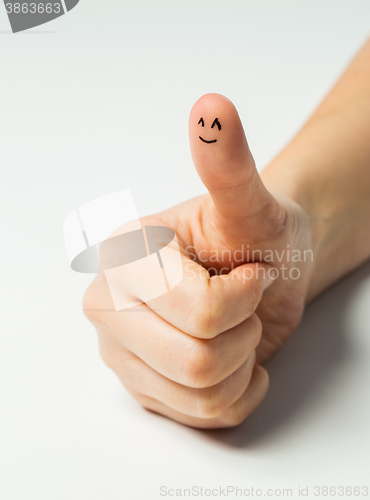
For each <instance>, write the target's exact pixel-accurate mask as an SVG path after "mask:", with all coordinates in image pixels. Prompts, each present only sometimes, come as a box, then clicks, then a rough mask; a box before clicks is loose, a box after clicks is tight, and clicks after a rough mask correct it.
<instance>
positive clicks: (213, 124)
mask: <svg viewBox="0 0 370 500" xmlns="http://www.w3.org/2000/svg"><path fill="white" fill-rule="evenodd" d="M215 125H217V127H218V130H221V123H220V122H219V121H218V118H215V120H214V122H213V123H212V125H211V128H213V127H214V126H215Z"/></svg>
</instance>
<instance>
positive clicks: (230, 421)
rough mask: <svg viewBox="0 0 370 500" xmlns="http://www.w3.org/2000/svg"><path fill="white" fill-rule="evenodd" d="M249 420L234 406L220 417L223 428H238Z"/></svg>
mask: <svg viewBox="0 0 370 500" xmlns="http://www.w3.org/2000/svg"><path fill="white" fill-rule="evenodd" d="M246 418H247V415H245V414H244V413H242V412H241V411H240V410H239V409H238V408H237V407H236V406H235V407H234V406H232V407H230V408H229V409H227V410H226V411H224V412H223V414H222V415H221V417H220V420H221V423H222V426H223V427H236V426H237V425H240V424H241V423H242V422H244V420H245V419H246Z"/></svg>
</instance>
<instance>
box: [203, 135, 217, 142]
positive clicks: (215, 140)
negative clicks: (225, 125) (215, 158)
mask: <svg viewBox="0 0 370 500" xmlns="http://www.w3.org/2000/svg"><path fill="white" fill-rule="evenodd" d="M199 139H200V140H201V141H203V142H205V143H206V144H213V143H214V142H217V139H213V141H206V140H205V139H203V137H201V136H199Z"/></svg>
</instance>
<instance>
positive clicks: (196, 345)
mask: <svg viewBox="0 0 370 500" xmlns="http://www.w3.org/2000/svg"><path fill="white" fill-rule="evenodd" d="M217 359H218V356H217V351H216V348H215V347H214V346H213V344H212V343H211V342H210V341H207V340H203V339H194V340H193V341H192V347H191V348H190V352H189V354H188V355H187V357H186V360H185V363H184V369H183V373H184V378H185V379H186V381H187V383H188V384H189V385H190V386H191V387H196V388H205V387H210V386H211V385H213V381H214V380H215V378H216V375H217V366H218V362H217Z"/></svg>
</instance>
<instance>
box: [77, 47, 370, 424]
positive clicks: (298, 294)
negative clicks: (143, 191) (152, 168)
mask: <svg viewBox="0 0 370 500" xmlns="http://www.w3.org/2000/svg"><path fill="white" fill-rule="evenodd" d="M369 116H370V41H368V42H367V43H366V44H365V46H364V47H363V48H362V49H361V51H360V52H359V53H358V55H357V56H356V57H355V59H354V60H353V61H352V63H351V64H350V66H349V67H348V69H347V70H346V72H345V73H344V75H343V76H342V77H341V79H340V80H339V81H338V83H337V84H336V86H335V87H334V89H333V90H332V91H331V92H330V94H329V95H328V96H327V97H326V99H325V100H324V101H323V103H322V104H321V105H320V106H319V107H318V109H317V110H316V111H315V113H314V114H313V115H312V117H311V118H310V119H309V120H308V122H307V123H306V124H305V126H304V127H303V128H302V130H301V131H300V132H299V133H298V134H297V136H296V137H295V138H294V139H293V141H292V142H291V143H290V144H289V145H288V146H287V147H286V148H285V149H284V150H283V151H282V152H281V153H280V154H279V155H278V156H277V157H276V158H275V159H274V160H273V161H272V163H271V164H270V165H268V167H267V168H266V169H265V170H264V171H263V173H262V175H261V176H260V175H259V174H258V172H257V170H256V167H255V164H254V160H253V157H252V154H251V152H250V150H249V147H248V143H247V140H246V138H245V135H244V131H243V127H242V124H241V122H240V119H239V116H238V113H237V111H236V109H235V107H234V105H233V104H232V103H231V102H230V101H229V100H228V99H227V98H225V97H223V96H221V95H218V94H208V95H206V96H203V97H202V98H200V99H199V100H198V101H197V102H196V104H195V105H194V107H193V109H192V111H191V114H190V121H189V136H190V146H191V151H192V157H193V161H194V165H195V167H196V169H197V171H198V174H199V176H200V177H201V179H202V181H203V183H204V184H205V186H206V187H207V189H208V191H209V194H206V195H204V196H201V197H198V198H195V199H192V200H189V201H187V202H185V203H182V204H181V205H178V206H176V207H174V208H171V209H169V210H166V211H165V212H162V213H160V214H156V215H153V216H150V217H146V218H144V219H141V222H142V225H143V226H145V225H165V226H170V227H172V228H173V229H174V230H175V231H176V234H177V237H178V240H179V244H180V248H181V252H182V263H183V268H184V277H183V280H182V281H181V283H180V284H179V285H178V286H177V287H175V288H174V289H173V290H171V291H170V292H169V293H167V294H165V295H162V296H161V297H158V298H156V299H154V300H152V301H150V302H147V303H146V304H141V305H139V306H137V307H136V309H137V311H138V312H137V313H127V312H126V313H125V312H115V311H114V307H113V302H112V298H111V295H110V292H109V289H108V285H107V282H106V279H105V276H104V274H100V275H97V276H96V278H95V279H94V281H93V283H92V284H91V285H90V286H89V288H88V290H87V291H86V294H85V297H84V310H85V314H86V316H87V317H88V319H89V320H90V321H91V322H92V323H93V324H94V326H95V327H96V329H97V332H98V337H99V345H100V352H101V355H102V358H103V360H104V361H105V363H106V364H107V365H108V366H109V367H110V368H111V369H112V370H114V372H115V373H116V374H117V376H118V377H119V379H120V380H121V382H122V383H123V385H124V386H125V387H126V389H127V390H128V391H129V392H130V393H131V394H132V395H133V396H134V397H135V398H136V399H137V401H138V402H139V403H140V404H141V405H142V406H143V407H145V408H147V409H149V410H152V411H155V412H157V413H160V414H162V415H165V416H166V417H169V418H171V419H174V420H176V421H178V422H181V423H183V424H186V425H190V426H194V427H200V428H217V427H230V426H235V425H238V424H240V423H241V422H242V421H243V420H244V419H245V418H246V417H247V416H248V415H249V414H250V413H251V412H252V411H253V410H254V409H255V408H256V407H257V406H258V405H259V403H260V402H261V401H262V399H263V397H264V396H265V394H266V392H267V389H268V375H267V372H266V370H265V369H264V368H263V367H262V364H263V363H264V362H265V361H266V360H267V359H268V358H269V357H270V356H271V355H272V354H273V353H274V352H275V351H276V350H277V349H278V348H279V347H280V346H281V345H282V344H283V343H284V342H285V341H286V340H287V338H288V337H289V336H290V335H291V334H292V333H293V332H294V330H295V329H296V327H297V325H298V323H299V322H300V320H301V317H302V314H303V311H304V308H305V305H306V304H307V303H308V302H309V301H310V300H312V299H313V298H314V297H316V296H317V295H318V294H320V293H321V292H322V291H323V290H325V289H326V288H327V287H328V286H330V285H332V284H333V283H335V282H336V281H337V280H338V279H340V278H341V277H342V276H343V275H345V274H346V273H348V272H350V271H351V270H353V269H354V268H356V267H357V266H359V265H360V264H361V263H363V262H364V261H365V260H366V259H368V258H369V257H370V223H369V221H370V196H369V195H370V141H369V139H368V138H369V137H370V120H369ZM201 117H202V118H203V120H204V125H205V126H204V128H203V126H202V124H201V123H199V120H200V118H201ZM215 118H218V120H219V122H220V124H221V125H222V127H221V130H219V129H218V127H216V126H215V127H214V128H212V129H211V128H210V127H211V124H212V123H213V121H214V120H215ZM199 136H201V137H203V138H205V139H206V140H210V141H213V140H214V139H216V140H217V142H211V143H205V142H204V141H202V140H200V139H199ZM247 245H249V246H248V249H249V250H250V251H252V250H259V251H260V254H257V255H258V257H257V258H254V259H252V260H254V261H251V258H249V260H248V258H246V257H245V258H244V261H243V262H240V261H239V259H238V258H236V257H235V255H238V256H239V255H240V250H241V249H242V248H243V246H244V249H245V248H246V247H247ZM288 245H289V248H290V249H295V250H298V251H300V252H301V255H303V252H304V251H305V250H306V251H307V250H312V252H313V256H314V258H313V262H312V261H311V259H310V258H308V259H305V261H302V262H292V261H291V259H288V258H287V255H286V254H285V256H284V257H283V258H282V259H281V261H280V260H279V258H277V257H274V258H273V259H272V260H271V259H269V260H267V259H266V255H267V252H268V251H269V250H273V251H274V252H275V251H277V252H278V255H282V253H281V252H282V251H283V250H284V249H285V250H286V249H287V246H288ZM237 251H239V254H238V253H236V254H235V252H237ZM215 252H217V256H218V260H217V261H216V262H214V259H213V258H212V255H215ZM230 253H231V258H229V256H230ZM194 255H195V256H196V260H195V261H194V260H193V256H194ZM275 255H276V254H275ZM282 266H284V268H285V270H284V276H285V278H284V276H283V273H282ZM210 268H213V269H212V270H210V272H208V271H207V269H210ZM272 268H275V269H277V270H278V271H279V276H278V277H277V278H276V279H271V276H270V277H269V274H268V271H269V270H271V269H272ZM292 268H297V269H298V271H299V277H298V278H297V279H293V278H292V277H290V276H289V272H290V271H291V270H292ZM261 271H264V272H261ZM220 273H221V274H220ZM296 275H297V271H295V274H294V276H296ZM246 276H248V279H245V277H246ZM122 286H127V287H129V284H125V285H122ZM109 309H110V310H112V309H113V311H104V310H109Z"/></svg>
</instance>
